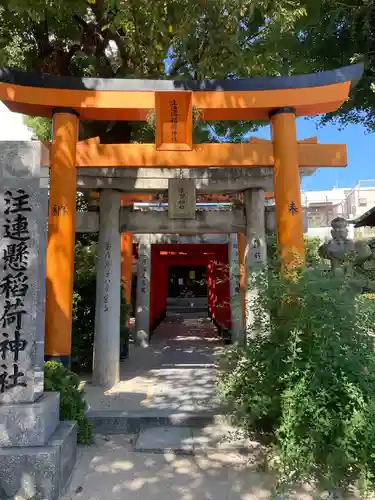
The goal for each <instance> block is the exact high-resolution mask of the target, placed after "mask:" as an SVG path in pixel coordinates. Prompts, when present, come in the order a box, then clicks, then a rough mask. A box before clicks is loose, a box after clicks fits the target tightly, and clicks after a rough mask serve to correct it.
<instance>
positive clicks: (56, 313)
mask: <svg viewBox="0 0 375 500" xmlns="http://www.w3.org/2000/svg"><path fill="white" fill-rule="evenodd" d="M78 123H79V121H78V113H76V112H75V111H74V110H70V109H65V108H56V109H54V111H53V138H52V147H51V172H50V199H49V210H48V212H49V214H48V245H47V283H46V335H45V358H46V359H47V360H56V361H60V362H61V363H63V364H64V365H65V366H67V367H69V366H70V358H71V345H72V303H73V278H74V243H75V225H76V184H77V176H76V145H77V139H78Z"/></svg>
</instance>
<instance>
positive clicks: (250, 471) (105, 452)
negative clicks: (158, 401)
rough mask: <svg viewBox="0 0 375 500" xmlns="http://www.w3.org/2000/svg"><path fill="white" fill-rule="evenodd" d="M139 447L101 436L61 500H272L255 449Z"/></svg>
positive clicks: (307, 499) (124, 438)
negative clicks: (185, 450) (148, 449)
mask: <svg viewBox="0 0 375 500" xmlns="http://www.w3.org/2000/svg"><path fill="white" fill-rule="evenodd" d="M174 429H176V428H174ZM138 439H139V438H138ZM148 442H149V443H150V441H148ZM136 443H137V437H136V436H134V435H129V434H121V435H114V436H97V438H96V442H95V444H94V445H92V446H90V447H85V448H81V449H80V455H79V460H78V463H77V466H76V469H75V471H74V473H73V476H72V478H71V482H70V484H69V486H68V490H67V492H66V494H65V495H64V496H63V498H62V499H61V500H271V498H272V490H273V487H274V483H275V481H274V478H273V476H272V475H271V474H270V473H266V472H264V467H263V466H262V464H263V463H264V459H263V457H264V455H263V452H262V450H261V449H260V448H259V447H258V446H257V444H256V443H254V444H253V446H251V447H250V448H249V452H248V454H243V453H242V454H240V453H238V452H236V451H235V450H230V449H224V450H220V449H216V450H203V449H202V450H201V452H200V453H196V454H194V455H185V456H184V455H179V454H177V453H176V452H175V451H173V450H169V451H167V450H165V451H163V452H162V450H160V452H159V453H150V452H147V453H145V452H143V453H142V452H137V451H136V450H135V447H136ZM204 451H205V452H204ZM285 498H286V497H285ZM287 498H288V500H317V499H320V500H323V499H325V500H327V496H320V495H316V494H315V495H314V493H313V492H312V491H311V489H309V488H305V489H300V490H299V491H297V492H295V493H293V494H291V495H290V496H288V497H287ZM352 500H354V498H353V499H352Z"/></svg>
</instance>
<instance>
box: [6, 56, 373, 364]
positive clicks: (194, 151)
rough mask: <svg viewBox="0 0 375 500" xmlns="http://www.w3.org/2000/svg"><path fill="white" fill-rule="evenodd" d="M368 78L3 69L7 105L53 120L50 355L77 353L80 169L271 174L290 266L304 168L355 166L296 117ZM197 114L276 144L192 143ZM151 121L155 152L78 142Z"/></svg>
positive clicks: (299, 244)
mask: <svg viewBox="0 0 375 500" xmlns="http://www.w3.org/2000/svg"><path fill="white" fill-rule="evenodd" d="M362 72H363V66H362V65H352V66H348V67H345V68H340V69H337V70H333V71H327V72H323V73H318V74H313V75H298V76H287V77H270V78H268V77H265V78H252V79H234V80H232V79H230V80H220V81H217V80H204V81H195V80H189V81H172V80H136V79H131V80H125V79H95V78H93V79H90V78H88V79H86V78H73V77H55V76H52V75H38V74H30V73H24V72H22V71H18V70H10V69H3V70H0V99H1V100H2V101H3V102H4V103H5V104H6V105H7V106H8V108H9V109H10V110H11V111H15V112H20V113H23V114H27V115H33V116H44V117H52V118H53V140H52V145H51V151H50V155H49V156H50V158H49V160H48V164H49V165H50V167H51V175H50V210H49V238H48V249H47V302H46V311H47V312H46V339H45V340H46V342H45V351H46V354H47V355H48V356H49V357H54V356H56V357H59V358H60V359H61V358H64V357H66V358H69V356H70V351H71V321H72V287H73V274H74V269H73V266H74V238H75V210H76V205H75V204H76V180H77V172H76V168H77V167H80V168H90V167H116V168H139V167H156V168H172V167H174V168H175V167H178V168H187V167H194V168H207V167H226V168H231V167H245V168H258V167H272V168H273V170H274V194H275V203H276V221H277V234H278V245H279V251H280V255H281V257H282V259H283V261H284V265H285V267H286V268H288V267H289V266H294V265H296V262H299V261H301V260H303V252H304V249H303V222H302V206H301V196H300V173H299V168H300V167H344V166H346V164H347V158H346V147H345V145H335V144H325V145H319V144H316V143H313V142H303V141H302V142H298V141H297V136H296V117H299V116H312V115H316V114H319V113H328V112H333V111H336V110H337V109H338V107H339V106H341V105H342V104H343V103H344V102H345V101H346V99H347V98H348V94H349V91H350V87H351V85H352V84H353V83H355V82H356V81H357V80H358V79H359V78H360V77H361V75H362ZM193 108H194V109H195V110H197V113H195V115H196V116H198V117H199V119H201V120H208V121H213V120H214V121H217V120H270V122H271V127H272V142H271V141H269V142H267V141H254V140H253V141H251V142H250V143H248V144H227V143H222V144H193V143H192V116H193ZM150 113H155V123H156V142H155V144H99V143H98V141H96V140H91V141H90V140H89V141H84V142H80V143H77V139H78V125H79V120H83V121H84V120H111V121H114V120H123V121H141V120H146V119H147V118H148V117H149V115H150ZM56 206H57V207H64V210H54V209H53V207H56Z"/></svg>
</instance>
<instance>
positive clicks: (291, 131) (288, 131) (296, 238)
mask: <svg viewBox="0 0 375 500" xmlns="http://www.w3.org/2000/svg"><path fill="white" fill-rule="evenodd" d="M270 120H271V129H272V140H273V152H274V160H275V163H274V170H273V171H274V193H275V206H276V207H275V208H276V228H277V242H278V249H279V256H280V257H281V261H282V264H283V272H284V273H286V274H288V272H289V271H292V269H295V268H297V267H299V266H301V265H303V263H304V260H305V257H304V238H303V211H302V203H301V191H300V172H299V162H298V143H297V132H296V115H295V110H294V109H293V108H280V109H277V110H274V111H272V112H271V113H270Z"/></svg>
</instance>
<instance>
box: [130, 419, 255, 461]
mask: <svg viewBox="0 0 375 500" xmlns="http://www.w3.org/2000/svg"><path fill="white" fill-rule="evenodd" d="M257 449H260V447H259V443H257V442H255V441H251V440H250V439H247V438H245V437H244V436H243V435H242V434H241V433H240V431H239V430H238V429H235V428H234V427H232V426H229V425H217V424H216V425H207V426H204V427H203V428H196V427H190V426H164V427H161V426H154V427H149V428H147V429H143V430H141V431H140V433H139V435H138V437H137V440H136V443H135V450H136V451H142V452H143V451H145V452H153V453H164V452H167V451H174V452H175V453H178V454H199V453H207V452H214V451H225V450H226V451H232V450H233V451H236V452H239V453H250V452H252V453H255V452H256V450H257Z"/></svg>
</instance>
